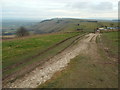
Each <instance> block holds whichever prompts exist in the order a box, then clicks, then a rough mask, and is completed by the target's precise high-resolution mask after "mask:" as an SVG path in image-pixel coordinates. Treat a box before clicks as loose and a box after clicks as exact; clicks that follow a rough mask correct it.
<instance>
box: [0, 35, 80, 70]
mask: <svg viewBox="0 0 120 90" xmlns="http://www.w3.org/2000/svg"><path fill="white" fill-rule="evenodd" d="M76 34H78V33H71V34H56V35H47V36H38V37H32V38H23V39H13V40H6V41H3V42H2V45H3V47H2V52H3V53H2V58H3V61H2V62H3V68H4V67H7V66H10V65H12V64H14V63H16V62H19V61H21V60H23V59H26V58H27V57H30V56H34V55H36V54H37V53H38V52H41V51H43V50H45V49H47V48H48V47H50V46H52V45H54V44H56V43H57V42H60V41H62V40H64V39H66V38H68V37H71V36H73V35H76Z"/></svg>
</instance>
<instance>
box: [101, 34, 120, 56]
mask: <svg viewBox="0 0 120 90" xmlns="http://www.w3.org/2000/svg"><path fill="white" fill-rule="evenodd" d="M119 34H120V32H106V33H103V34H102V36H101V37H102V38H101V39H102V40H101V41H102V43H103V45H104V46H105V47H107V48H106V50H107V52H108V53H109V55H110V56H112V57H116V58H117V56H118V45H119V44H120V39H119V38H118V35H119Z"/></svg>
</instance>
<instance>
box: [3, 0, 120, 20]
mask: <svg viewBox="0 0 120 90" xmlns="http://www.w3.org/2000/svg"><path fill="white" fill-rule="evenodd" d="M118 1H119V0H2V3H1V4H2V17H3V18H4V19H8V18H9V19H11V18H12V19H48V18H99V19H117V17H118Z"/></svg>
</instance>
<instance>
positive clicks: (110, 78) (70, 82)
mask: <svg viewBox="0 0 120 90" xmlns="http://www.w3.org/2000/svg"><path fill="white" fill-rule="evenodd" d="M99 60H100V61H101V62H102V63H104V62H105V60H102V59H99ZM99 60H98V61H99ZM94 61H96V60H94V59H93V58H91V57H89V56H86V55H79V56H77V57H76V58H74V59H72V60H71V62H70V64H69V65H68V67H67V68H66V69H65V70H63V71H61V72H58V73H56V74H55V75H54V77H52V79H51V80H49V81H47V82H46V83H44V84H42V85H40V86H39V87H38V88H115V87H117V85H118V84H117V75H116V74H115V70H117V67H115V66H114V65H108V64H107V65H105V64H100V63H95V62H94Z"/></svg>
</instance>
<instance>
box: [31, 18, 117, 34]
mask: <svg viewBox="0 0 120 90" xmlns="http://www.w3.org/2000/svg"><path fill="white" fill-rule="evenodd" d="M89 21H90V20H89ZM77 24H80V25H79V26H77ZM110 24H111V22H107V21H106V22H103V21H98V22H87V20H85V19H52V20H50V21H44V22H41V23H38V24H37V25H35V26H33V27H31V28H32V29H33V31H35V32H38V33H39V32H43V33H48V32H59V31H60V32H70V31H76V29H79V28H80V29H83V30H84V31H86V32H93V31H94V29H95V28H97V27H101V25H107V26H109V27H110ZM114 26H117V23H115V22H114Z"/></svg>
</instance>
